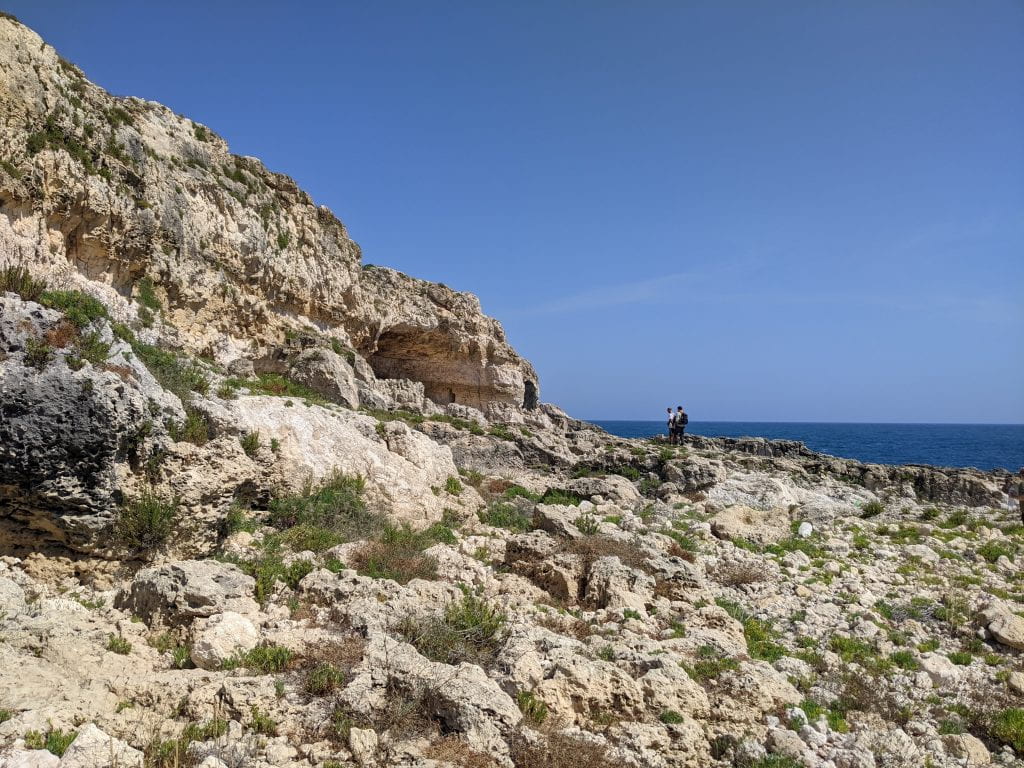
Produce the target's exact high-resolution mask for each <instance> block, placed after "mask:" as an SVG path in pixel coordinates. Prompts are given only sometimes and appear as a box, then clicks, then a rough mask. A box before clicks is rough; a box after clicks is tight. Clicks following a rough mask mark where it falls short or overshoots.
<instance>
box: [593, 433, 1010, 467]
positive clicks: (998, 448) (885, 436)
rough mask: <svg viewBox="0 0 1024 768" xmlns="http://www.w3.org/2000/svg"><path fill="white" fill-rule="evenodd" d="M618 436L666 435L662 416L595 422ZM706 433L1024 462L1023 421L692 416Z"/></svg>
mask: <svg viewBox="0 0 1024 768" xmlns="http://www.w3.org/2000/svg"><path fill="white" fill-rule="evenodd" d="M592 423H594V424H597V425H598V426H599V427H601V428H603V429H605V430H607V431H608V432H611V433H612V434H613V435H618V436H619V437H650V436H652V435H661V434H665V423H664V422H663V421H594V422H592ZM686 431H687V432H688V433H692V434H695V435H705V436H707V437H767V438H771V439H775V440H800V441H802V442H803V443H804V444H806V445H807V447H808V448H810V449H811V450H812V451H818V452H820V453H828V454H831V455H832V456H842V457H844V458H848V459H858V460H860V461H868V462H874V463H878V464H932V465H935V466H939V467H975V468H977V469H996V468H1002V469H1009V470H1011V471H1016V470H1017V469H1019V468H1020V467H1024V424H817V423H809V422H781V421H780V422H757V421H691V422H690V423H689V424H688V425H687V427H686Z"/></svg>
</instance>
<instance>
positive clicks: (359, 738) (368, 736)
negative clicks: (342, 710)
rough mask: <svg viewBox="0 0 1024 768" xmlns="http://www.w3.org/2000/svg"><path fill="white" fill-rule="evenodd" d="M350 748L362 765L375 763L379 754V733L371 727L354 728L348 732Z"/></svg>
mask: <svg viewBox="0 0 1024 768" xmlns="http://www.w3.org/2000/svg"><path fill="white" fill-rule="evenodd" d="M348 748H349V749H350V750H351V751H352V756H353V757H355V759H356V762H358V763H359V764H360V765H365V766H370V765H374V764H375V763H376V755H377V734H376V733H375V732H374V731H372V730H370V729H369V728H352V729H350V730H349V732H348Z"/></svg>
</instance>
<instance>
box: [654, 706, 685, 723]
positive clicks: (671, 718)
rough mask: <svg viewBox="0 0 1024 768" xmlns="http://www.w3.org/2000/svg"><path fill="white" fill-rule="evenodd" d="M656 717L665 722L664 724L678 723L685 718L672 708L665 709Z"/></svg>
mask: <svg viewBox="0 0 1024 768" xmlns="http://www.w3.org/2000/svg"><path fill="white" fill-rule="evenodd" d="M658 719H659V720H661V722H663V723H665V725H678V724H679V723H681V722H683V720H684V719H685V718H684V717H683V716H682V715H680V714H679V713H678V712H676V711H674V710H671V709H666V710H663V711H662V713H661V714H660V715H658Z"/></svg>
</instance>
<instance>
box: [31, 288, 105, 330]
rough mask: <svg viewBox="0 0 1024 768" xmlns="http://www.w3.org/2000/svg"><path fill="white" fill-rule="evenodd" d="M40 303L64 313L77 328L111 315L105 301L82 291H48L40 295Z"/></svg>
mask: <svg viewBox="0 0 1024 768" xmlns="http://www.w3.org/2000/svg"><path fill="white" fill-rule="evenodd" d="M40 303H41V304H43V305H44V306H47V307H49V308H50V309H56V310H58V311H60V312H62V313H64V317H65V318H66V319H67V321H68V322H69V323H71V324H72V325H74V326H75V327H76V328H85V327H86V326H87V325H89V324H90V323H92V322H94V321H96V320H101V319H108V318H109V317H110V315H109V314H108V313H107V308H106V307H105V306H104V305H103V302H101V301H99V300H98V299H94V298H93V297H92V296H89V295H88V294H85V293H82V292H81V291H46V292H45V293H43V294H42V296H41V297H40Z"/></svg>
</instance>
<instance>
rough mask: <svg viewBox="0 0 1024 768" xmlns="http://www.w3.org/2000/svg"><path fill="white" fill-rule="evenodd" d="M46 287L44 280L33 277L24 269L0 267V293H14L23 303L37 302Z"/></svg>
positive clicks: (20, 267)
mask: <svg viewBox="0 0 1024 768" xmlns="http://www.w3.org/2000/svg"><path fill="white" fill-rule="evenodd" d="M46 287H47V286H46V281H45V280H42V279H39V278H35V277H33V276H32V273H31V272H29V271H28V270H27V269H26V268H25V267H22V266H15V265H9V266H6V267H0V293H16V294H18V295H19V296H20V297H21V298H22V299H24V300H25V301H35V302H38V301H39V300H40V298H41V297H42V295H43V294H44V293H45V292H46Z"/></svg>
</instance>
